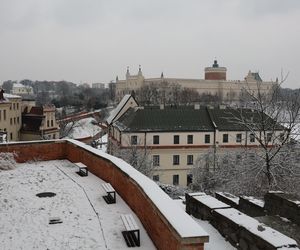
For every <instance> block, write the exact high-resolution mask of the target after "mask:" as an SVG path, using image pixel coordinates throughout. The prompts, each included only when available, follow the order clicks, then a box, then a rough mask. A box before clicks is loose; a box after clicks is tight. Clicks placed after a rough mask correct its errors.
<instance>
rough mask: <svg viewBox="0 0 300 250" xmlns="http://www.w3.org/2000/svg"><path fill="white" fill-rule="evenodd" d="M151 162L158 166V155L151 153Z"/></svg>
mask: <svg viewBox="0 0 300 250" xmlns="http://www.w3.org/2000/svg"><path fill="white" fill-rule="evenodd" d="M152 162H153V166H155V167H158V166H159V155H153V156H152Z"/></svg>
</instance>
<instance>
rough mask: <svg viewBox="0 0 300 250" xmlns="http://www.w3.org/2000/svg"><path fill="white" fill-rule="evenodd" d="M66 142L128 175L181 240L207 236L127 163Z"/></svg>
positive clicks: (154, 184)
mask: <svg viewBox="0 0 300 250" xmlns="http://www.w3.org/2000/svg"><path fill="white" fill-rule="evenodd" d="M66 141H68V142H70V143H72V144H75V145H77V146H79V147H81V148H84V149H85V150H87V151H90V152H92V153H93V154H95V155H98V156H100V157H102V158H104V159H107V160H109V161H110V162H112V163H113V164H114V165H115V166H116V167H118V168H119V169H120V170H121V171H123V172H125V173H126V174H128V176H129V177H130V178H131V179H133V180H134V181H135V182H136V183H137V184H138V185H139V186H140V188H141V189H142V190H143V191H144V192H145V194H146V195H147V196H148V197H149V198H150V199H151V201H152V202H153V204H154V205H155V206H156V207H157V208H158V210H159V211H160V212H161V214H162V215H163V216H164V217H165V218H166V219H167V220H168V222H169V223H170V224H171V225H172V227H173V228H174V229H175V230H176V231H177V233H178V234H179V235H180V236H181V237H182V238H188V237H207V236H208V234H207V232H205V231H204V229H203V228H202V227H200V226H199V225H198V224H197V223H196V222H195V221H194V220H193V219H192V218H191V217H190V216H189V215H188V214H186V213H185V212H184V211H182V210H181V208H180V207H178V206H174V205H173V202H172V199H171V198H170V197H169V196H168V195H167V194H165V193H164V192H163V191H162V190H161V189H160V188H159V186H158V185H157V184H156V183H155V182H154V181H152V180H151V179H149V178H148V177H146V176H145V175H143V174H142V173H140V172H139V171H137V170H136V169H135V168H133V167H132V166H131V165H129V164H128V163H127V162H125V161H123V160H122V159H119V158H117V157H114V156H112V155H109V154H107V153H104V152H101V151H99V150H97V149H94V148H92V147H91V146H88V145H86V144H84V143H82V142H79V141H76V140H71V139H68V140H66Z"/></svg>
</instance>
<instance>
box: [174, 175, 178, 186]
mask: <svg viewBox="0 0 300 250" xmlns="http://www.w3.org/2000/svg"><path fill="white" fill-rule="evenodd" d="M178 184H179V175H178V174H174V175H173V185H175V186H176V185H178Z"/></svg>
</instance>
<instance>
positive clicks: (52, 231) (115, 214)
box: [0, 160, 155, 250]
mask: <svg viewBox="0 0 300 250" xmlns="http://www.w3.org/2000/svg"><path fill="white" fill-rule="evenodd" d="M76 171H77V167H76V166H75V165H74V164H72V163H70V162H69V161H67V160H63V161H47V162H35V163H31V164H30V163H24V164H17V167H16V168H15V169H14V170H8V171H0V249H5V250H10V249H11V250H15V249H18V250H19V249H24V250H28V249H30V250H31V249H43V250H45V249H59V250H62V249H127V246H126V243H125V241H124V239H123V236H122V233H121V231H123V230H124V226H123V223H122V221H121V219H120V214H126V213H131V214H133V215H134V213H133V212H132V211H131V209H130V208H129V207H128V206H127V204H126V203H125V202H124V201H123V200H122V199H121V198H120V197H119V196H118V195H117V203H116V204H111V205H108V204H106V203H105V201H104V200H103V198H102V196H103V195H105V191H104V190H103V189H102V188H101V183H103V181H102V180H101V179H99V178H98V177H96V176H94V175H93V174H91V173H89V176H88V177H80V176H79V175H77V174H76ZM41 192H53V193H56V196H54V197H51V198H50V197H48V198H39V197H37V196H36V194H38V193H41ZM51 217H59V218H60V219H61V220H62V223H61V224H52V225H50V224H49V219H50V218H51ZM134 217H135V219H136V221H137V223H138V225H139V227H140V229H141V230H140V231H141V247H140V248H139V249H155V247H154V245H153V243H152V241H151V240H150V238H149V236H148V235H147V233H146V231H145V229H144V228H143V226H142V224H141V223H140V221H139V220H138V218H137V217H136V216H135V215H134Z"/></svg>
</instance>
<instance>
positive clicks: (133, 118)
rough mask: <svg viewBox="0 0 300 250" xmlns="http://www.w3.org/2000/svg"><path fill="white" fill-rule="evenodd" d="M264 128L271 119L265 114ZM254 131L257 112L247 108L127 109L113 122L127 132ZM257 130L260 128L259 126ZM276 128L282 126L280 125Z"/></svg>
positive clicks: (270, 122) (258, 117)
mask: <svg viewBox="0 0 300 250" xmlns="http://www.w3.org/2000/svg"><path fill="white" fill-rule="evenodd" d="M264 116H265V117H266V118H267V119H265V120H266V127H271V126H273V124H274V121H273V120H272V119H271V118H270V117H268V116H266V115H265V114H264ZM251 123H253V124H252V127H253V130H258V127H259V126H260V114H259V113H257V112H256V111H252V110H250V109H243V110H240V109H232V108H216V107H214V108H211V107H201V108H200V109H194V107H192V106H179V107H165V108H164V109H160V108H158V107H151V108H147V107H146V108H144V109H142V108H130V109H129V110H128V111H127V112H126V113H125V114H123V115H122V116H121V117H120V118H119V119H118V120H117V121H116V122H114V125H115V126H116V127H118V128H119V129H120V130H121V131H128V132H129V131H130V132H146V131H157V132H168V131H211V132H212V131H214V129H215V128H216V129H218V130H219V131H245V130H250V129H249V126H247V125H246V124H249V125H250V126H251ZM260 129H261V128H260ZM276 129H283V128H282V127H281V126H280V125H277V126H276Z"/></svg>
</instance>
